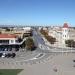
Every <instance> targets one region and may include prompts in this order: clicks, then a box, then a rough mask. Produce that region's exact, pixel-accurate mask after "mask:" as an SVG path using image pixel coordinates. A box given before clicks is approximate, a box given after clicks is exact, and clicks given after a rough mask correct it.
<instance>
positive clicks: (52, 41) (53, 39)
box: [40, 29, 56, 44]
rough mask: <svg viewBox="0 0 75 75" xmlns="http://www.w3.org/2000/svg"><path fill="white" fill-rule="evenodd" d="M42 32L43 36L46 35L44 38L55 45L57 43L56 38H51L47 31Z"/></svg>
mask: <svg viewBox="0 0 75 75" xmlns="http://www.w3.org/2000/svg"><path fill="white" fill-rule="evenodd" d="M40 32H41V34H43V35H44V37H45V38H46V39H47V40H48V41H49V42H50V43H51V44H54V43H55V42H56V38H54V37H52V36H49V35H48V32H47V31H45V30H43V29H41V30H40Z"/></svg>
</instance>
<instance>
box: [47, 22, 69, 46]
mask: <svg viewBox="0 0 75 75" xmlns="http://www.w3.org/2000/svg"><path fill="white" fill-rule="evenodd" d="M68 32H69V27H68V24H67V23H64V25H63V27H54V28H52V29H51V30H49V33H48V35H50V36H53V37H55V38H56V41H57V42H56V44H58V45H61V46H62V45H63V46H65V40H68V39H69V34H68Z"/></svg>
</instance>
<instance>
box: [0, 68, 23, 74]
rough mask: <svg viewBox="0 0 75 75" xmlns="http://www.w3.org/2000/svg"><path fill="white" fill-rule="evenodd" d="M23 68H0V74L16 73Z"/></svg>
mask: <svg viewBox="0 0 75 75" xmlns="http://www.w3.org/2000/svg"><path fill="white" fill-rule="evenodd" d="M22 70H23V69H0V75H18V74H19V73H20V72H21V71H22Z"/></svg>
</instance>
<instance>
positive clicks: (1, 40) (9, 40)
mask: <svg viewBox="0 0 75 75" xmlns="http://www.w3.org/2000/svg"><path fill="white" fill-rule="evenodd" d="M16 40H17V36H16V35H14V34H0V44H16Z"/></svg>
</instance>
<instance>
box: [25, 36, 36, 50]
mask: <svg viewBox="0 0 75 75" xmlns="http://www.w3.org/2000/svg"><path fill="white" fill-rule="evenodd" d="M34 47H35V45H34V41H33V39H32V38H30V37H29V38H27V39H26V49H27V50H33V48H34Z"/></svg>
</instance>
